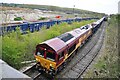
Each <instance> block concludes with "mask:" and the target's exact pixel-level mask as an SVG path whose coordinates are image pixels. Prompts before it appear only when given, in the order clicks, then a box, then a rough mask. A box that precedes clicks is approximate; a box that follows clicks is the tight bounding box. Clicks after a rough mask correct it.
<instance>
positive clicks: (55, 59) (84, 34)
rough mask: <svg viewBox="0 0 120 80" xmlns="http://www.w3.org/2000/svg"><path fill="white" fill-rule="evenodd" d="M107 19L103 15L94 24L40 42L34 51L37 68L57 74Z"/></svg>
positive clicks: (53, 74)
mask: <svg viewBox="0 0 120 80" xmlns="http://www.w3.org/2000/svg"><path fill="white" fill-rule="evenodd" d="M105 20H106V19H105V17H103V18H101V19H100V20H98V21H96V22H93V23H92V24H88V25H85V26H82V27H80V28H77V29H74V30H72V31H69V32H66V33H64V34H62V35H60V36H58V37H55V38H52V39H50V40H47V41H45V42H42V43H40V44H38V45H37V46H36V51H35V53H34V56H35V59H36V61H37V65H36V68H37V69H38V70H39V71H44V72H46V73H48V74H50V75H52V76H55V75H56V74H57V73H58V72H59V71H61V69H63V68H64V67H65V65H66V63H67V62H69V59H70V57H71V56H72V55H75V54H76V53H77V50H78V48H79V47H81V46H82V45H83V44H84V43H85V42H86V41H87V40H89V38H90V37H91V36H92V35H93V34H94V33H95V32H96V31H97V29H98V28H99V27H100V26H101V24H102V22H103V21H105Z"/></svg>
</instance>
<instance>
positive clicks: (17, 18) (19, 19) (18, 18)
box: [14, 17, 23, 21]
mask: <svg viewBox="0 0 120 80" xmlns="http://www.w3.org/2000/svg"><path fill="white" fill-rule="evenodd" d="M21 20H23V18H22V17H16V18H14V21H21Z"/></svg>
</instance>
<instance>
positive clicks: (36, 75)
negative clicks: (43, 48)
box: [23, 64, 52, 80]
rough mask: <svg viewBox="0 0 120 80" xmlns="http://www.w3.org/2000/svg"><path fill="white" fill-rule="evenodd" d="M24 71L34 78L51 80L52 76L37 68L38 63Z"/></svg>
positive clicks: (36, 79) (34, 79)
mask: <svg viewBox="0 0 120 80" xmlns="http://www.w3.org/2000/svg"><path fill="white" fill-rule="evenodd" d="M23 73H24V74H26V75H28V76H29V77H31V78H32V79H33V80H49V79H51V78H52V77H51V76H49V75H47V74H45V73H43V72H40V71H38V70H37V69H36V64H34V65H33V66H31V67H30V68H28V69H26V70H25V71H23Z"/></svg>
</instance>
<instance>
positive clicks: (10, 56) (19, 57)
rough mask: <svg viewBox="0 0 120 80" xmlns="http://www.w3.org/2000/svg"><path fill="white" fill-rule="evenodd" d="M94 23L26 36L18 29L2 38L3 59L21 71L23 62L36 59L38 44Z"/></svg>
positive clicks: (53, 29) (67, 25) (55, 27)
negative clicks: (35, 53) (35, 52)
mask: <svg viewBox="0 0 120 80" xmlns="http://www.w3.org/2000/svg"><path fill="white" fill-rule="evenodd" d="M93 21H94V20H90V21H82V22H74V23H73V24H71V25H69V24H67V23H62V24H60V25H54V26H52V27H51V28H50V29H45V28H42V30H41V31H38V32H34V33H30V32H29V34H26V35H21V34H20V32H19V29H18V30H17V31H16V32H12V33H9V34H7V35H4V36H3V37H2V59H3V60H4V61H6V62H7V63H8V64H9V65H11V66H13V67H14V68H16V69H20V68H21V67H22V66H24V65H23V64H21V62H22V61H27V60H33V59H34V56H33V53H34V51H35V47H36V45H37V44H39V43H41V42H43V41H45V40H48V39H51V38H54V37H56V36H59V35H60V34H63V33H65V32H67V31H70V30H73V29H75V28H79V27H80V26H83V25H85V24H88V23H92V22H93Z"/></svg>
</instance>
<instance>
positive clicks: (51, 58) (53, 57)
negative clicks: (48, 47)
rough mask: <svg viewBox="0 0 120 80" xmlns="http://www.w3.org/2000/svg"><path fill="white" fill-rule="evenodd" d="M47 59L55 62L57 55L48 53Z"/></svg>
mask: <svg viewBox="0 0 120 80" xmlns="http://www.w3.org/2000/svg"><path fill="white" fill-rule="evenodd" d="M46 58H47V59H48V60H51V61H55V54H54V53H52V52H48V51H46Z"/></svg>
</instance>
